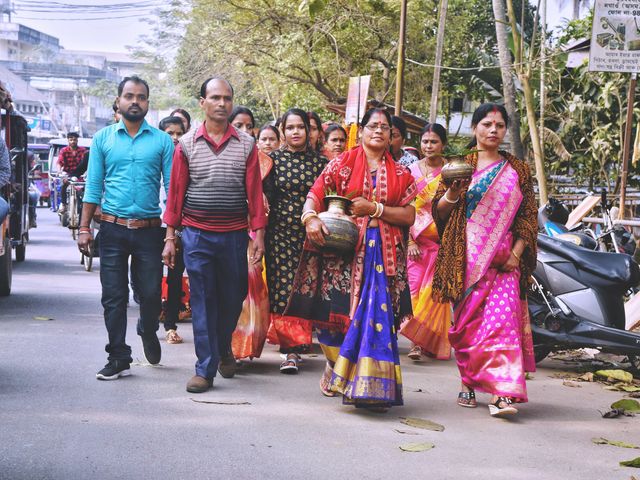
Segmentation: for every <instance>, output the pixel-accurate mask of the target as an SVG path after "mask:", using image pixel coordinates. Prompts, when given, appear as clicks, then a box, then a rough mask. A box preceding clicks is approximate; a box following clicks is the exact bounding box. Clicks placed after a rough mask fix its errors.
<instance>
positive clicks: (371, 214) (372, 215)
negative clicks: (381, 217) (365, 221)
mask: <svg viewBox="0 0 640 480" xmlns="http://www.w3.org/2000/svg"><path fill="white" fill-rule="evenodd" d="M378 205H380V204H379V203H378V202H376V201H375V200H374V201H373V207H374V211H373V213H370V214H369V216H370V217H371V218H376V214H377V213H378V208H379V207H378Z"/></svg>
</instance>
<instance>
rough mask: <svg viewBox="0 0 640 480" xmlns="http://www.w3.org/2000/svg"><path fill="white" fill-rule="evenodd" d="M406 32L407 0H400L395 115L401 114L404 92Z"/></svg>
mask: <svg viewBox="0 0 640 480" xmlns="http://www.w3.org/2000/svg"><path fill="white" fill-rule="evenodd" d="M406 34H407V0H400V39H399V41H398V74H397V75H396V111H395V113H396V115H397V116H400V115H402V95H403V93H404V51H405V44H404V39H405V37H406Z"/></svg>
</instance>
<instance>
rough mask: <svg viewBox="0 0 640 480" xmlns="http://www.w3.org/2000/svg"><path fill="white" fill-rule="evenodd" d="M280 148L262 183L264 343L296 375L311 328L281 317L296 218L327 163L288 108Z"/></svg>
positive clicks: (297, 244)
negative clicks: (267, 314)
mask: <svg viewBox="0 0 640 480" xmlns="http://www.w3.org/2000/svg"><path fill="white" fill-rule="evenodd" d="M281 128H282V132H283V133H284V136H283V142H284V144H283V146H282V147H281V148H280V149H279V150H276V151H273V152H271V154H270V156H271V158H272V160H273V167H272V168H271V171H270V172H269V174H268V175H267V177H266V178H265V179H264V181H263V186H264V193H265V195H266V196H267V200H268V202H269V224H268V225H267V231H266V235H265V263H266V267H267V272H266V273H267V286H268V289H269V303H270V308H271V328H270V330H269V334H268V340H269V342H271V343H277V344H278V345H280V352H281V353H283V354H284V355H285V359H284V361H283V362H282V363H281V365H280V372H282V373H293V374H295V373H297V372H298V362H299V361H300V354H301V353H306V352H307V351H308V350H309V348H310V347H311V332H312V328H311V325H309V323H308V322H305V321H303V320H301V319H299V318H295V317H292V316H285V315H283V313H284V309H285V307H286V306H287V300H288V299H289V295H290V294H291V285H292V284H293V278H294V274H295V271H296V267H297V266H298V263H299V261H300V254H301V253H302V245H303V243H304V238H305V230H304V227H303V226H302V225H301V224H300V215H301V214H302V207H303V205H304V202H305V199H306V197H307V193H308V192H309V188H311V186H312V185H313V182H314V181H315V180H316V178H317V177H318V175H320V173H321V172H322V169H323V168H324V167H325V165H326V164H327V159H326V158H325V157H323V156H322V155H320V154H318V153H317V152H316V150H314V149H313V148H311V146H310V144H309V139H310V135H309V128H310V127H309V118H308V116H307V113H306V112H305V111H303V110H300V109H297V108H292V109H290V110H288V111H287V112H286V113H285V114H284V115H283V116H282V123H281Z"/></svg>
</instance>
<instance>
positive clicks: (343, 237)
mask: <svg viewBox="0 0 640 480" xmlns="http://www.w3.org/2000/svg"><path fill="white" fill-rule="evenodd" d="M324 202H325V205H326V207H327V210H326V211H325V212H320V213H319V214H318V217H320V220H322V222H323V223H324V224H325V226H326V227H327V230H329V235H325V237H324V246H323V247H322V250H326V251H333V252H344V253H353V252H355V249H356V244H357V243H358V226H357V225H356V222H355V221H354V220H353V218H351V216H350V215H348V214H347V212H348V209H349V206H350V205H351V200H349V199H348V198H347V197H342V196H340V195H327V196H325V197H324Z"/></svg>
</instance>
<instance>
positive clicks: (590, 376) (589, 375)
mask: <svg viewBox="0 0 640 480" xmlns="http://www.w3.org/2000/svg"><path fill="white" fill-rule="evenodd" d="M578 379H579V380H582V381H583V382H593V372H587V373H585V374H584V375H580V376H579V377H578Z"/></svg>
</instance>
